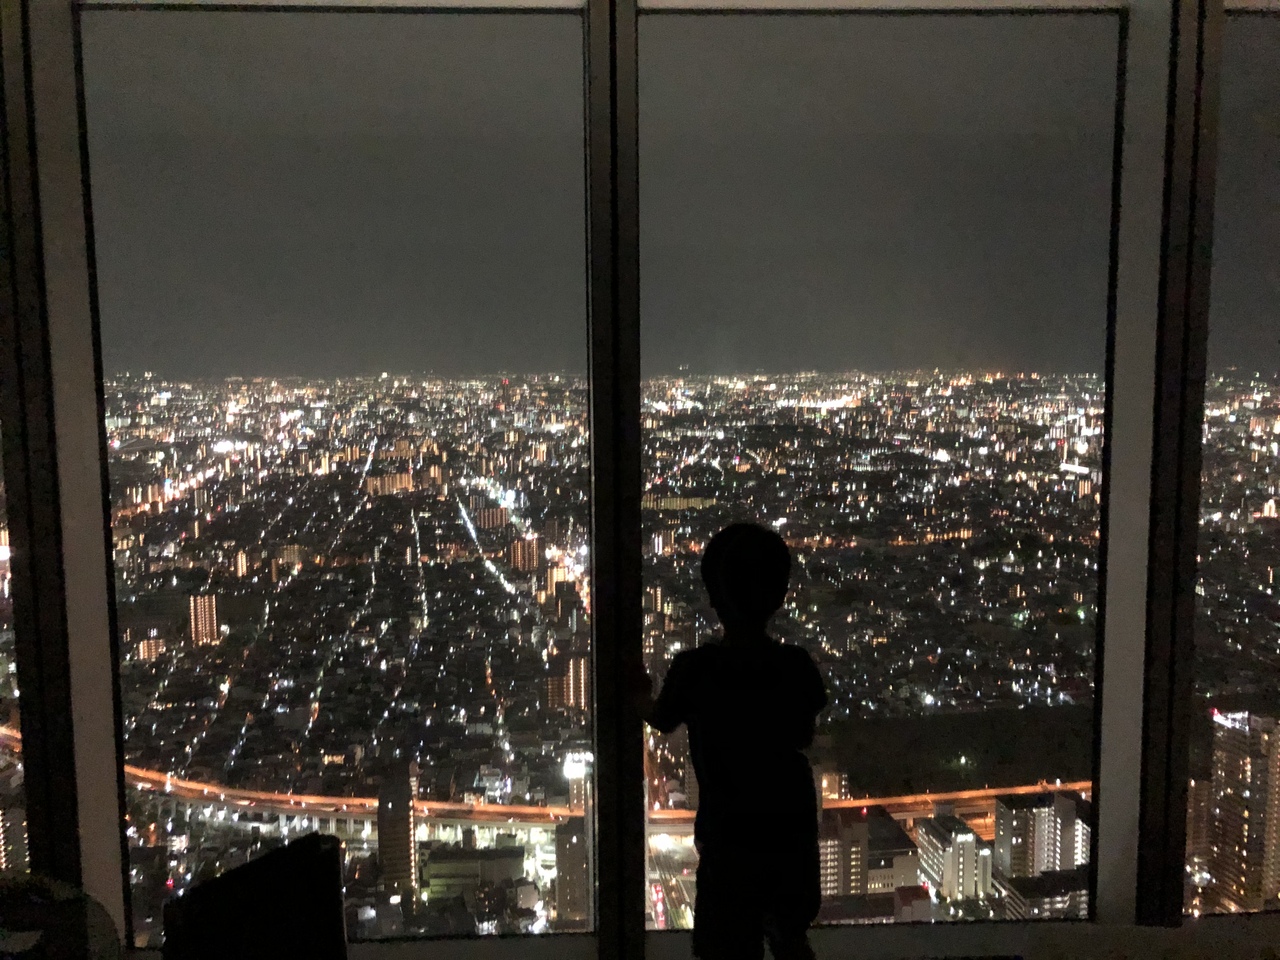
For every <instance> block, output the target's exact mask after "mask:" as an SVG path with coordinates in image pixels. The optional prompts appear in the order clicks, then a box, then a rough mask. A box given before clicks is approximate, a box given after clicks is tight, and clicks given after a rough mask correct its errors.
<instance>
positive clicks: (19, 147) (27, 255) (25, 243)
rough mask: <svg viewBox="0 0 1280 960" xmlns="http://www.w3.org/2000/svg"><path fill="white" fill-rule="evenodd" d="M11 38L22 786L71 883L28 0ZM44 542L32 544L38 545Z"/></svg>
mask: <svg viewBox="0 0 1280 960" xmlns="http://www.w3.org/2000/svg"><path fill="white" fill-rule="evenodd" d="M0 38H2V39H3V93H4V102H3V118H2V119H3V124H0V126H2V127H3V130H4V154H3V157H4V177H3V205H4V209H3V228H4V231H5V235H4V246H5V250H6V254H7V255H6V256H5V257H3V258H0V283H2V284H3V289H4V299H3V307H2V308H0V344H3V348H4V352H3V356H0V365H2V367H3V373H2V374H0V384H2V389H0V395H2V399H0V403H2V404H3V408H2V410H0V416H2V417H3V426H4V468H5V480H6V491H7V497H8V508H9V514H8V515H9V532H10V536H11V538H12V544H13V551H12V559H11V569H12V583H13V592H14V600H15V603H14V617H15V624H14V626H15V636H16V657H17V664H18V680H19V686H20V689H21V692H22V694H23V698H22V706H23V709H22V732H23V734H24V737H23V745H24V749H23V768H24V774H25V776H24V790H25V793H26V803H27V806H26V810H27V833H28V848H29V856H30V863H31V869H32V870H33V871H34V872H35V873H38V874H43V875H46V876H51V877H54V878H57V879H59V880H63V881H66V882H69V883H77V884H78V883H79V882H80V877H81V862H80V849H79V846H78V844H77V842H76V835H75V832H74V831H71V830H67V829H66V825H67V824H68V823H69V822H74V821H75V818H76V784H75V782H74V780H72V779H71V778H68V777H67V776H65V771H66V770H67V769H68V768H69V767H70V766H71V764H72V763H73V762H74V749H73V738H72V730H71V724H70V690H69V686H68V676H67V627H66V616H65V609H64V607H63V601H62V597H63V570H62V557H61V526H60V519H59V503H58V497H57V477H58V472H57V456H56V452H55V447H54V433H53V410H52V396H51V393H50V384H49V363H48V352H49V351H48V328H47V326H46V324H45V305H44V290H43V276H42V262H41V256H40V230H39V214H40V210H39V190H38V187H37V182H36V155H35V144H34V141H33V137H32V130H33V119H32V95H31V86H30V74H29V72H28V65H29V46H28V33H27V16H26V5H25V4H23V3H21V2H19V0H5V2H4V3H3V5H0ZM36 544H38V545H40V549H39V550H34V549H33V546H34V545H36Z"/></svg>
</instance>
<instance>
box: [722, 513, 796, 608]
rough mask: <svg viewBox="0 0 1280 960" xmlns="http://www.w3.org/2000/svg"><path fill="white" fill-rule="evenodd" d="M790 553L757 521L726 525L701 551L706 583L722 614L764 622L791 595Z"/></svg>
mask: <svg viewBox="0 0 1280 960" xmlns="http://www.w3.org/2000/svg"><path fill="white" fill-rule="evenodd" d="M790 578H791V551H790V550H788V549H787V544H786V542H785V541H783V539H782V538H781V537H780V536H778V535H777V534H776V533H774V532H773V531H772V530H768V529H766V528H765V527H761V526H759V525H757V524H754V523H735V524H732V525H731V526H728V527H725V528H724V529H723V530H721V531H720V532H719V533H717V534H716V535H715V536H714V537H712V538H711V540H710V541H709V542H708V543H707V548H706V550H704V551H703V552H702V582H703V583H704V584H706V587H707V593H708V594H710V596H711V604H712V606H714V607H715V608H716V609H717V610H718V611H720V613H721V617H722V618H723V617H724V614H725V612H726V611H730V612H731V613H732V616H733V619H735V620H742V621H746V622H748V623H754V622H759V623H764V622H765V621H767V620H768V619H769V617H771V616H772V615H773V614H774V613H775V612H776V611H777V609H778V608H779V607H781V606H782V601H783V600H785V599H786V596H787V584H788V581H789V580H790Z"/></svg>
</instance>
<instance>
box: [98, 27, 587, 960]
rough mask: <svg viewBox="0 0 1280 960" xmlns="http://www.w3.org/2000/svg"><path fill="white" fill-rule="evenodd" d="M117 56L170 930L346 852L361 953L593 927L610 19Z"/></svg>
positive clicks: (157, 911)
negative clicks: (588, 145)
mask: <svg viewBox="0 0 1280 960" xmlns="http://www.w3.org/2000/svg"><path fill="white" fill-rule="evenodd" d="M84 56H85V87H86V100H87V116H88V129H89V146H90V160H91V164H92V186H93V213H94V227H95V240H96V249H97V252H98V283H99V293H100V296H101V329H102V347H103V356H104V369H105V382H104V394H105V403H106V423H105V430H106V435H107V439H108V442H109V445H110V480H111V506H112V533H113V536H114V545H115V551H114V559H115V575H116V594H117V614H118V623H119V632H120V649H121V655H122V662H121V665H120V670H121V682H122V691H121V692H122V697H123V703H124V718H125V720H124V722H125V754H126V763H127V764H128V767H127V769H126V775H127V780H128V783H129V792H128V795H129V801H128V823H127V824H126V829H127V833H128V844H129V852H130V868H131V880H132V892H133V901H132V903H133V911H134V918H135V926H136V929H137V931H138V940H139V942H140V943H145V944H150V945H154V944H155V943H156V942H157V941H158V939H159V937H160V935H161V929H160V924H161V917H162V912H161V908H162V903H163V901H164V900H165V898H166V897H168V896H170V895H173V894H176V893H181V892H182V891H184V890H186V889H188V888H190V887H191V886H192V885H193V884H196V883H198V882H200V881H201V880H202V879H204V878H206V877H209V876H212V875H214V874H216V873H219V872H221V871H224V870H227V869H229V868H231V867H234V866H235V865H236V864H239V863H242V862H244V861H245V860H248V859H251V858H252V857H254V856H256V855H258V854H259V853H261V852H263V851H266V850H269V849H271V848H273V847H276V846H279V845H280V844H282V843H284V842H285V841H287V840H288V839H289V838H291V837H296V836H299V835H301V834H303V833H306V832H309V831H313V830H319V831H321V832H324V833H330V834H335V835H337V836H338V837H340V838H341V839H342V840H344V841H345V856H346V895H347V911H348V912H347V929H348V931H349V932H350V934H351V935H352V936H353V937H356V938H373V937H382V936H391V935H400V934H409V935H415V934H416V935H446V934H452V935H457V934H475V933H523V932H535V933H536V932H544V931H559V930H573V929H579V930H580V929H587V928H589V927H590V926H591V923H592V919H591V891H592V883H591V880H590V876H589V870H590V867H589V864H590V862H591V856H590V849H591V839H592V831H591V829H590V826H589V824H590V823H591V810H592V800H591V788H590V786H589V785H590V783H591V770H592V764H591V741H590V734H589V729H590V725H589V719H590V718H589V716H588V714H587V704H588V703H589V702H590V691H589V687H588V680H587V678H588V676H589V670H588V665H589V662H590V659H589V658H590V623H589V611H590V589H589V584H588V581H587V578H586V569H587V560H588V556H587V547H588V517H589V511H588V485H587V477H588V471H587V454H588V448H587V432H586V431H587V425H586V383H585V379H584V378H585V372H586V319H585V315H584V311H585V306H584V304H585V302H586V295H585V288H586V283H585V277H584V264H585V250H584V227H583V208H584V193H583V163H582V130H583V105H582V23H581V18H580V16H579V15H577V14H574V13H570V14H557V15H537V16H523V17H522V16H518V15H495V14H483V15H481V14H470V15H469V14H436V15H430V14H422V15H413V16H409V15H399V14H391V15H380V16H365V15H339V14H331V13H291V14H269V13H226V12H223V13H213V14H200V13H176V14H175V13H163V12H160V13H157V12H121V11H91V12H86V13H85V14H84ZM411 802H412V803H411Z"/></svg>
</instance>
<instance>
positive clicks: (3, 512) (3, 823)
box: [0, 460, 30, 872]
mask: <svg viewBox="0 0 1280 960" xmlns="http://www.w3.org/2000/svg"><path fill="white" fill-rule="evenodd" d="M9 556H10V548H9V509H8V500H7V499H6V497H5V488H4V463H3V460H0V748H2V749H0V872H25V871H26V870H27V869H28V868H29V866H30V864H29V863H28V860H27V799H26V793H25V791H24V790H23V787H22V782H23V780H22V733H21V730H20V727H21V719H20V716H19V713H18V661H17V656H16V651H15V650H14V622H13V590H12V589H11V585H10V578H11V573H10V570H9Z"/></svg>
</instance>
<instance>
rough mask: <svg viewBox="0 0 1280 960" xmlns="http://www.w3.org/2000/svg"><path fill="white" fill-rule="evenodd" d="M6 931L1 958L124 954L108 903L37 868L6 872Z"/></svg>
mask: <svg viewBox="0 0 1280 960" xmlns="http://www.w3.org/2000/svg"><path fill="white" fill-rule="evenodd" d="M0 931H3V933H4V936H3V937H0V960H9V958H16V960H86V958H88V960H120V940H119V937H118V936H117V934H116V930H115V925H114V924H113V923H112V922H111V917H110V916H109V915H108V914H107V911H106V910H105V909H103V907H102V905H101V904H99V903H98V902H97V901H95V900H94V899H93V898H92V897H89V896H87V895H86V894H85V892H84V891H83V890H80V889H78V888H76V887H73V886H71V885H70V884H66V883H61V882H59V881H57V880H50V879H49V878H47V877H41V876H39V875H37V874H27V873H6V874H0Z"/></svg>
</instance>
